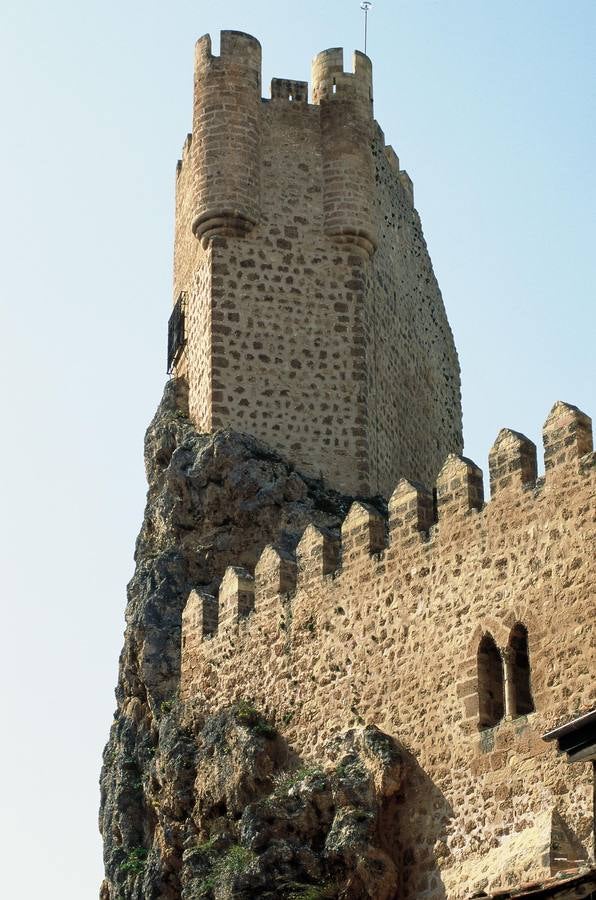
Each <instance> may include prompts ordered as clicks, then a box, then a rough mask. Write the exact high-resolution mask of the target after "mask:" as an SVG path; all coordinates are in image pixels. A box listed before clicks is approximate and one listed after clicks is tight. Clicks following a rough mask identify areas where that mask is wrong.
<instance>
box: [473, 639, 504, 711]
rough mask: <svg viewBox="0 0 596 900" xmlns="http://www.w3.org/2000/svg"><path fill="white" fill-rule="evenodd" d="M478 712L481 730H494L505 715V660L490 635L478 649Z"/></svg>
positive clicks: (482, 641) (481, 642)
mask: <svg viewBox="0 0 596 900" xmlns="http://www.w3.org/2000/svg"><path fill="white" fill-rule="evenodd" d="M478 710H479V719H478V727H479V728H492V726H493V725H496V724H497V722H500V721H501V719H502V718H503V715H504V714H505V692H504V684H503V658H502V656H501V654H500V652H499V649H498V647H497V645H496V644H495V642H494V639H493V637H492V636H491V635H490V634H485V635H484V637H483V638H482V640H481V641H480V646H479V647H478Z"/></svg>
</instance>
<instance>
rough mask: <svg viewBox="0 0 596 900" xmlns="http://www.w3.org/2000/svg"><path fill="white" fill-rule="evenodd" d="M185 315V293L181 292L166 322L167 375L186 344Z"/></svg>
mask: <svg viewBox="0 0 596 900" xmlns="http://www.w3.org/2000/svg"><path fill="white" fill-rule="evenodd" d="M185 315H186V291H182V292H181V294H180V296H179V297H178V300H177V301H176V305H175V306H174V309H173V310H172V315H171V316H170V321H169V322H168V375H171V374H172V371H173V369H174V366H175V365H176V363H177V362H178V360H179V359H180V356H181V354H182V350H183V349H184V345H185V344H186V334H185Z"/></svg>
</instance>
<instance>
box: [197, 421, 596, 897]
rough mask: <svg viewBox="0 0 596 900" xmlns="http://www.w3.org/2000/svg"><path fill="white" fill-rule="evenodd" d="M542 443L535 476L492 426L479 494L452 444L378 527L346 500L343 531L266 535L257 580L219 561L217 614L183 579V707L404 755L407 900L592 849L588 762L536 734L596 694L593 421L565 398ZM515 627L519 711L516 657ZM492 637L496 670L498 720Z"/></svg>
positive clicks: (295, 737)
mask: <svg viewBox="0 0 596 900" xmlns="http://www.w3.org/2000/svg"><path fill="white" fill-rule="evenodd" d="M544 440H545V456H546V461H547V463H548V465H547V470H546V476H545V477H544V478H541V479H538V480H537V479H536V450H535V447H534V445H533V444H532V443H531V441H529V440H528V439H527V438H525V437H524V436H523V435H520V434H518V433H517V432H513V431H509V430H504V431H501V432H500V434H499V436H498V438H497V441H496V442H495V445H494V447H493V449H492V451H491V454H490V459H489V468H490V482H491V490H492V496H491V499H490V502H488V503H484V499H483V480H482V473H481V471H480V469H479V468H478V467H477V466H476V465H475V464H474V463H472V462H471V461H470V460H466V459H465V458H462V457H458V456H457V455H450V456H449V457H448V458H447V460H446V461H445V464H444V466H443V467H442V469H441V472H440V473H439V476H438V478H437V482H436V485H435V491H434V493H433V492H432V491H430V490H429V489H427V488H425V487H424V486H423V485H421V484H419V483H415V482H412V481H407V480H405V479H403V480H401V481H400V483H399V484H398V486H397V488H396V489H395V491H394V492H393V494H392V496H391V498H390V500H389V519H388V521H387V522H386V521H385V520H384V518H383V517H381V516H380V515H379V513H378V512H377V511H376V510H374V509H373V508H371V507H368V506H367V505H366V504H363V503H355V504H354V505H353V506H352V508H351V510H350V513H349V514H348V516H347V518H346V520H345V521H344V523H343V525H342V528H341V534H336V533H333V532H331V531H325V530H320V529H317V528H315V527H313V526H310V527H309V528H308V529H307V530H306V532H305V533H304V535H303V536H302V539H301V540H300V542H299V544H298V547H297V550H296V554H295V557H291V556H288V554H287V553H284V552H282V551H280V550H277V549H276V548H274V547H268V548H267V549H266V550H265V551H264V552H263V554H262V556H261V558H260V560H259V562H258V564H257V566H256V570H255V572H254V575H253V574H252V573H249V572H247V571H246V570H236V569H232V570H228V572H227V573H226V577H225V578H224V586H223V588H222V596H221V597H220V600H219V605H220V610H221V609H223V608H224V607H225V610H226V612H225V615H224V616H223V617H222V616H221V613H220V621H219V625H218V626H217V627H215V626H214V621H215V620H216V618H215V616H216V614H215V613H214V604H217V603H218V601H217V599H215V598H206V599H204V600H203V601H201V602H200V603H199V601H198V600H197V596H198V595H197V594H196V593H195V592H193V594H191V597H190V599H189V604H188V607H187V611H186V612H185V614H184V617H183V627H182V643H183V645H182V670H181V684H180V691H181V697H182V699H183V700H186V701H188V700H192V702H193V704H198V706H199V707H202V708H204V710H205V712H213V711H215V710H217V709H219V708H221V707H224V706H226V705H228V704H229V703H231V702H232V701H234V700H236V699H240V698H244V699H247V698H249V699H251V700H252V701H253V702H254V703H255V704H256V705H257V706H258V707H260V708H262V709H263V711H264V712H265V713H266V714H267V715H268V716H269V717H270V718H271V720H272V721H273V722H274V724H275V725H276V727H277V728H278V729H279V730H280V731H281V732H282V734H283V735H284V736H285V737H286V739H287V740H288V742H289V743H290V744H291V745H292V746H293V747H294V748H295V749H296V751H297V752H299V753H300V754H302V756H303V757H304V758H305V759H309V758H314V759H316V758H317V757H318V756H319V755H320V753H321V751H322V746H323V743H324V741H325V739H326V738H327V737H328V736H330V735H331V734H333V733H335V732H338V731H341V730H344V729H346V728H348V727H351V726H353V725H357V724H361V723H363V722H364V723H366V724H374V725H376V726H378V727H379V728H381V729H382V730H383V731H384V732H386V733H388V734H390V735H392V736H393V737H394V738H395V739H396V740H398V741H399V742H400V743H401V745H402V746H403V747H404V748H405V751H406V753H407V755H408V760H409V761H408V765H407V768H408V772H407V775H406V780H405V789H404V794H403V798H402V801H401V813H400V820H399V823H398V828H397V830H396V833H395V835H393V836H391V837H392V840H393V841H394V846H395V848H396V856H397V860H398V864H399V868H400V871H401V872H402V876H403V896H404V897H405V898H431V900H439V898H444V897H449V898H460V897H462V898H463V897H467V896H470V895H471V894H472V893H474V891H475V890H484V889H486V888H491V887H499V886H502V887H506V886H507V885H508V884H510V883H512V884H517V883H519V882H520V881H524V880H531V879H533V878H542V877H544V876H545V875H548V874H550V873H551V872H552V871H556V870H557V867H558V868H565V867H566V866H568V865H573V864H575V862H576V860H577V859H578V858H579V859H582V858H586V857H587V856H588V855H589V853H590V852H591V848H592V824H593V821H592V815H593V810H592V790H593V789H592V779H591V771H590V764H589V763H585V764H577V765H574V766H569V765H568V764H567V762H566V759H565V758H564V757H561V756H559V755H558V754H557V751H556V749H555V748H554V747H553V745H552V744H548V743H546V742H544V741H543V740H542V735H543V734H544V733H545V732H546V731H548V730H550V729H551V728H553V727H555V726H556V725H558V724H560V723H561V721H564V720H566V719H569V718H572V717H573V716H575V715H577V714H579V713H580V712H582V711H585V710H586V709H588V708H590V707H591V706H593V705H594V703H595V702H596V692H595V679H594V673H595V669H596V665H595V664H596V660H595V656H594V654H595V646H596V625H595V617H594V570H595V566H594V558H595V555H594V527H593V526H594V508H593V499H594V495H595V491H594V488H595V480H596V479H595V474H594V472H595V469H594V455H593V453H592V452H591V428H590V420H589V418H588V417H587V416H585V415H584V414H583V413H581V412H580V411H579V410H577V409H576V408H575V407H573V406H570V405H568V404H563V403H558V404H556V405H555V407H554V408H553V410H552V412H551V414H550V416H549V418H548V419H547V422H546V424H545V430H544ZM524 632H525V633H527V656H526V663H527V660H528V658H529V674H528V677H529V691H530V695H529V696H530V699H531V703H530V705H529V706H528V697H525V698H524V700H523V702H524V703H525V704H526V706H525V707H524V708H526V709H527V710H528V711H527V712H525V713H523V714H520V710H519V708H518V706H517V705H516V700H515V691H514V690H512V685H513V681H512V670H511V668H510V666H511V660H512V659H514V661H515V653H514V650H515V641H514V640H513V638H514V637H515V635H517V636H518V638H519V635H520V634H522V635H523V633H524ZM487 640H490V642H492V643H493V644H494V645H495V647H496V648H497V650H496V652H497V654H498V659H499V661H500V664H501V672H502V674H501V685H500V686H499V685H498V684H497V680H495V682H494V683H493V684H490V685H488V688H490V689H491V690H501V691H502V717H501V718H500V720H499V721H498V722H496V724H494V725H493V726H491V727H487V726H486V724H485V723H484V722H483V720H482V718H481V703H482V694H483V691H485V690H486V689H487V685H485V684H483V683H482V679H483V677H484V674H485V672H486V671H487V670H486V667H484V666H483V665H482V664H481V660H480V659H479V650H480V647H481V645H484V642H485V641H487ZM518 652H519V651H518ZM512 654H513V655H512ZM517 661H518V663H523V653H522V654H521V657H518V660H517ZM520 698H521V693H520ZM520 698H518V700H519V703H520V704H521V699H520ZM545 817H546V818H545ZM562 834H564V835H565V839H564V840H563V839H562V838H561V835H562Z"/></svg>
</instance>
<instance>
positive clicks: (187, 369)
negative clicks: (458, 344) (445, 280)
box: [169, 31, 462, 496]
mask: <svg viewBox="0 0 596 900" xmlns="http://www.w3.org/2000/svg"><path fill="white" fill-rule="evenodd" d="M353 69H354V71H353V72H346V71H344V61H343V51H342V50H341V49H332V50H326V51H324V52H323V53H320V54H319V55H318V56H317V57H315V59H314V62H313V66H312V102H310V101H309V87H308V84H307V83H306V82H299V81H288V80H282V79H273V81H272V83H271V99H265V100H264V99H262V96H261V47H260V44H259V42H258V41H257V40H255V38H253V37H250V36H249V35H247V34H243V33H240V32H236V31H224V32H222V34H221V48H220V55H219V56H214V55H213V53H212V46H211V39H210V37H209V35H205V36H204V37H202V38H200V40H199V41H198V42H197V45H196V56H195V82H194V112H193V130H192V134H190V135H189V136H188V138H187V140H186V143H185V145H184V149H183V154H182V159H181V160H180V161H179V163H178V167H177V177H176V234H175V253H174V302H175V307H174V312H173V314H172V318H171V320H170V334H169V367H170V370H171V371H173V372H174V373H175V374H176V375H177V376H182V377H184V378H186V379H187V381H188V386H189V404H190V415H191V418H192V420H193V421H194V423H195V425H196V426H197V428H198V429H199V430H201V431H205V432H210V431H213V430H215V429H218V428H223V427H228V426H229V427H231V428H233V429H235V430H237V431H244V432H248V433H250V434H253V435H255V436H256V437H258V438H260V439H262V440H263V441H265V442H267V443H268V444H270V445H271V446H272V447H274V448H275V449H277V450H280V451H281V452H282V453H284V454H285V455H286V456H287V457H288V459H289V460H290V461H291V462H292V463H295V464H296V465H297V466H298V467H299V468H301V469H302V470H303V471H305V472H307V473H310V474H312V475H315V476H319V475H322V476H323V477H324V478H325V479H326V480H327V481H328V482H329V483H330V485H331V486H333V487H335V488H337V489H339V490H341V491H344V492H347V493H351V494H361V495H371V494H376V493H383V494H385V495H386V496H387V495H388V494H389V493H390V492H391V490H392V489H393V487H394V486H395V484H396V483H397V481H398V480H399V478H400V477H402V476H405V477H407V478H410V479H413V480H417V481H423V482H426V483H431V484H432V483H433V482H434V480H435V477H436V475H437V472H438V471H439V469H440V467H441V464H442V463H443V461H444V459H445V457H446V455H447V454H448V453H449V452H458V451H460V450H461V449H462V425H461V402H460V379H459V365H458V359H457V354H456V350H455V346H454V342H453V336H452V334H451V330H450V327H449V323H448V321H447V317H446V314H445V310H444V306H443V301H442V298H441V293H440V290H439V287H438V284H437V281H436V278H435V276H434V273H433V269H432V265H431V261H430V257H429V255H428V251H427V248H426V244H425V242H424V238H423V235H422V229H421V225H420V219H419V217H418V214H417V212H416V210H415V208H414V205H413V191H412V183H411V181H410V179H409V177H408V175H407V174H406V172H405V171H403V170H401V169H400V167H399V160H398V158H397V156H396V154H395V153H394V151H393V149H392V148H391V147H389V146H386V145H385V141H384V136H383V132H382V131H381V129H380V128H379V126H378V124H377V123H376V122H375V120H374V117H373V89H372V65H371V62H370V60H369V59H368V57H366V56H365V55H363V54H362V53H358V52H356V53H355V54H354V62H353Z"/></svg>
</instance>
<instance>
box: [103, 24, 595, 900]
mask: <svg viewBox="0 0 596 900" xmlns="http://www.w3.org/2000/svg"><path fill="white" fill-rule="evenodd" d="M174 303H175V305H174V311H173V313H172V317H171V319H170V329H169V345H168V351H169V359H168V363H169V369H170V371H171V372H172V373H173V375H174V376H175V377H176V378H177V379H178V380H179V381H180V382H181V383H185V384H186V385H187V386H188V395H189V409H190V417H191V419H192V421H193V423H194V425H195V426H196V428H197V430H198V431H201V432H212V431H215V430H217V429H221V428H230V429H232V430H235V431H239V432H247V433H249V434H251V435H254V436H256V437H257V438H259V439H260V440H262V441H263V442H265V443H266V444H268V445H270V446H271V447H272V448H273V449H274V450H275V451H279V452H281V453H283V454H284V455H285V456H286V457H287V458H288V460H289V461H290V463H292V464H293V465H295V466H296V468H297V469H298V470H300V471H303V472H306V473H307V475H310V476H313V477H316V478H320V479H322V480H323V481H324V482H325V483H326V484H328V485H329V486H330V487H332V488H334V489H336V490H338V491H341V492H342V493H343V494H347V495H350V496H351V497H352V498H356V499H354V501H353V503H352V505H351V508H350V510H349V513H348V514H347V516H346V518H345V520H344V521H343V524H342V525H341V530H340V533H338V532H337V531H335V530H334V529H328V528H323V527H315V526H314V525H310V526H309V527H307V528H306V530H305V531H304V533H303V535H302V537H301V538H300V540H299V542H298V545H297V547H296V550H295V553H292V552H289V551H288V550H287V548H284V547H281V546H276V545H268V546H266V547H264V549H262V547H258V548H256V547H255V548H254V549H255V554H254V556H255V559H256V558H257V557H258V561H257V562H256V566H255V567H254V570H253V569H252V567H251V568H250V569H249V568H247V567H246V566H245V565H241V564H240V562H239V564H238V565H233V566H229V567H228V568H227V569H226V571H225V574H224V575H223V578H222V579H221V584H220V586H219V591H218V593H217V595H216V594H215V593H213V592H211V591H207V590H206V589H205V586H204V585H203V586H202V585H201V584H196V586H195V587H194V589H192V590H191V591H190V594H189V596H188V599H186V597H185V598H184V600H185V601H186V605H185V608H184V611H183V614H182V620H181V662H180V687H179V695H180V699H181V701H182V702H183V703H191V702H192V703H194V704H195V705H197V704H198V706H199V707H200V708H201V709H202V710H204V712H205V713H206V714H207V713H213V712H216V711H217V710H218V709H221V708H222V707H225V706H226V705H228V704H230V703H232V702H234V701H235V700H238V699H240V698H245V697H247V696H249V697H250V698H251V700H252V701H253V702H254V704H255V706H256V707H258V708H259V709H261V710H263V712H264V713H265V714H266V715H267V716H268V718H269V719H270V721H271V722H272V723H273V724H274V726H275V728H276V729H278V731H279V732H280V733H281V734H282V735H283V737H284V738H285V739H286V740H287V742H288V744H289V745H290V746H291V747H292V748H294V749H295V751H296V752H297V753H299V754H300V755H301V757H302V758H304V759H310V758H312V759H315V758H317V757H318V755H319V754H320V753H321V751H322V747H323V744H324V741H325V740H326V739H327V738H328V737H329V736H331V735H332V734H334V733H338V732H340V731H341V730H342V729H343V730H345V729H346V728H351V727H355V726H358V725H362V724H367V725H368V724H374V725H376V726H378V728H379V729H381V730H382V731H383V732H385V733H386V734H388V735H390V736H391V737H392V738H394V739H395V740H396V741H397V742H398V743H399V745H400V746H401V747H402V748H403V751H404V754H407V758H408V760H409V763H408V765H407V775H406V776H405V786H404V789H403V793H402V795H401V796H400V801H399V812H398V819H399V827H398V828H397V837H396V845H395V846H394V847H393V848H392V852H393V853H394V856H395V858H396V860H398V868H399V871H400V873H401V875H400V891H399V894H398V896H399V897H403V898H407V900H414V898H428V900H439V898H450V900H457V898H468V897H472V896H478V897H480V896H493V895H494V896H496V894H493V893H492V892H494V891H498V890H499V889H500V890H501V891H502V893H501V894H500V896H503V897H504V896H509V895H510V894H509V893H507V891H508V890H511V889H515V888H518V887H519V885H521V884H522V883H523V882H528V881H533V880H544V879H549V878H550V877H551V876H553V875H556V874H557V873H561V872H565V871H567V870H579V869H581V868H582V867H586V866H589V865H590V863H591V864H593V862H594V858H593V852H594V845H593V840H594V834H593V831H594V808H593V803H594V799H593V790H594V788H593V781H592V772H591V767H590V763H589V762H588V761H584V762H579V763H577V764H575V765H573V766H569V765H568V763H567V760H566V758H565V756H564V755H562V754H561V753H559V752H558V751H557V748H556V746H555V745H553V744H552V743H549V742H546V741H545V740H544V739H543V737H544V735H545V733H547V732H548V731H551V730H552V729H554V728H555V727H556V726H558V725H560V724H561V723H564V722H566V721H568V720H570V719H573V718H574V717H575V716H578V715H580V714H581V713H585V712H586V711H588V710H590V709H591V708H592V707H593V706H594V704H595V699H596V698H595V691H594V673H595V624H594V600H593V582H594V544H593V498H594V455H593V452H592V432H591V421H590V419H589V418H588V416H587V415H585V414H584V413H583V412H581V411H580V410H578V409H577V408H576V407H574V406H572V405H569V404H566V403H562V402H557V403H556V404H555V405H554V406H553V408H552V410H551V412H550V414H549V415H548V418H547V419H546V423H545V425H544V463H545V475H544V476H543V477H540V478H539V477H538V475H537V452H536V447H535V446H534V444H533V443H532V441H530V440H529V439H528V438H526V437H525V436H524V435H523V434H519V433H517V432H515V431H512V430H509V429H503V430H501V431H500V432H499V434H498V436H497V438H496V441H495V443H494V445H493V448H492V450H491V452H490V457H489V473H490V501H489V502H485V497H484V484H483V475H482V471H481V470H480V468H478V466H477V465H476V464H475V463H473V462H472V461H471V460H469V459H467V458H465V457H463V456H461V455H460V454H461V451H462V447H463V440H462V420H461V403H460V383H459V366H458V361H457V355H456V351H455V346H454V342H453V338H452V335H451V331H450V328H449V324H448V322H447V318H446V314H445V310H444V307H443V303H442V299H441V294H440V291H439V288H438V285H437V282H436V279H435V277H434V274H433V271H432V266H431V262H430V258H429V255H428V252H427V249H426V245H425V242H424V239H423V236H422V231H421V226H420V220H419V217H418V214H417V212H416V210H415V208H414V205H413V188H412V183H411V181H410V179H409V177H408V176H407V174H406V172H405V171H404V170H403V169H401V168H400V164H399V160H398V158H397V156H396V154H395V152H394V151H393V150H392V148H391V147H389V146H386V145H385V141H384V137H383V133H382V131H381V129H380V128H379V126H378V125H377V123H376V122H375V121H374V118H373V89H372V66H371V62H370V60H369V59H368V58H367V57H366V56H364V55H363V54H361V53H356V54H355V56H354V64H353V71H345V67H344V61H343V52H342V51H341V50H339V49H333V50H328V51H325V52H324V53H321V54H319V55H318V56H317V57H316V58H315V60H314V63H313V69H312V102H311V101H310V100H309V93H308V85H307V84H306V83H305V82H296V81H287V80H281V79H274V80H273V82H272V84H271V98H270V99H266V100H263V99H262V98H261V51H260V45H259V43H258V42H257V41H256V40H255V39H254V38H252V37H250V36H248V35H245V34H242V33H239V32H230V31H226V32H223V33H222V35H221V49H220V54H219V56H216V55H213V53H212V47H211V40H210V38H209V36H205V37H203V38H201V39H200V40H199V41H198V43H197V46H196V61H195V90H194V115H193V131H192V135H189V136H188V138H187V140H186V143H185V145H184V150H183V155H182V160H181V161H180V162H179V163H178V168H177V175H176V233H175V263H174ZM377 495H382V496H384V497H385V498H388V506H387V509H388V515H385V514H384V512H383V504H382V503H380V502H379V501H378V496H377ZM366 498H369V499H368V500H367V499H366ZM375 498H376V499H375ZM591 539H592V540H591ZM582 878H584V880H581V879H580V880H574V879H573V878H572V877H570V879H564V878H562V879H561V885H562V886H560V887H559V889H558V892H557V889H555V890H554V892H553V893H548V889H547V892H545V893H539V892H538V893H536V896H555V894H556V896H560V897H572V896H573V897H580V896H585V897H588V896H594V893H590V891H594V890H595V889H596V888H595V884H596V882H595V881H594V879H593V878H592V880H589V879H588V880H587V881H586V880H585V877H584V876H582ZM521 893H522V892H521V890H520V895H521ZM530 895H531V896H534V894H533V893H532V892H531V891H528V896H530ZM106 896H108V895H107V894H106ZM110 896H111V895H110ZM189 896H190V895H189ZM309 896H310V895H309ZM313 896H314V895H313ZM317 896H318V895H317ZM321 896H323V895H322V894H321Z"/></svg>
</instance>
